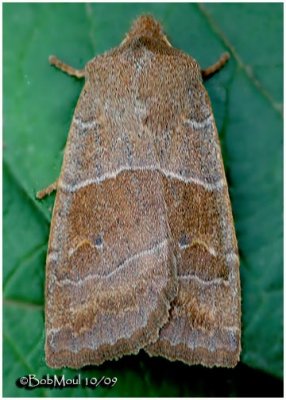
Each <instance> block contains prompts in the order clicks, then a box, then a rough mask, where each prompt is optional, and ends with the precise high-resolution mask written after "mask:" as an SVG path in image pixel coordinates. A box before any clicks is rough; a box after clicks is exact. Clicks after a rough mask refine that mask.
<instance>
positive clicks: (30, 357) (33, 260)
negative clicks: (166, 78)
mask: <svg viewBox="0 0 286 400" xmlns="http://www.w3.org/2000/svg"><path fill="white" fill-rule="evenodd" d="M142 13H151V14H153V15H154V16H155V17H157V18H158V19H159V20H161V22H162V23H163V25H164V27H165V29H166V32H167V33H168V35H169V38H170V40H171V42H172V43H173V45H174V46H176V47H178V48H181V49H182V50H184V51H185V52H187V53H189V54H191V55H192V56H194V57H195V58H196V59H197V60H198V61H199V62H200V64H201V66H202V67H206V66H208V65H209V64H211V63H213V62H214V61H216V59H217V58H218V57H219V55H220V54H221V53H222V52H223V51H225V50H227V51H229V52H230V54H231V60H230V62H229V63H228V65H227V66H226V67H225V68H224V69H223V70H222V71H221V72H220V73H219V74H218V75H216V76H215V77H214V78H213V79H212V80H210V81H208V82H207V85H206V86H207V89H208V92H209V94H210V97H211V100H212V104H213V108H214V114H215V117H216V121H217V126H218V129H219V132H220V138H221V143H222V150H223V156H224V162H225V167H226V172H227V177H228V181H229V189H230V195H231V200H232V205H233V213H234V218H235V224H236V231H237V237H238V243H239V250H240V256H241V284H242V349H243V350H242V355H241V360H242V362H241V363H240V365H239V366H238V367H236V368H235V369H234V370H226V369H212V370H209V369H206V368H203V367H199V366H193V367H188V366H185V365H183V364H181V363H171V362H169V361H167V360H164V359H160V358H157V359H156V358H149V357H148V356H147V355H145V354H144V353H143V352H141V353H140V354H139V356H132V357H124V358H123V359H122V360H120V361H118V362H108V363H106V364H104V365H103V366H101V367H90V368H84V369H82V370H80V373H81V375H82V376H83V377H98V378H99V377H101V376H106V377H107V376H108V377H114V376H116V377H117V378H118V382H117V384H116V385H115V386H114V387H113V388H109V389H107V388H96V389H95V390H94V389H90V388H82V387H76V388H66V389H63V390H57V389H48V388H37V389H35V390H30V391H27V390H25V389H23V388H20V387H18V386H17V385H16V380H17V379H18V378H19V377H21V376H24V375H27V374H35V375H36V376H37V377H39V378H40V377H42V375H45V374H48V373H49V374H54V373H57V375H62V374H65V376H66V378H67V377H74V376H75V375H76V373H77V372H76V371H73V370H68V369H65V370H51V369H49V368H47V366H46V364H45V359H44V313H43V304H44V270H45V254H46V250H47V241H48V233H49V223H50V218H51V210H52V206H53V201H54V196H50V198H48V199H45V200H44V201H42V202H39V201H37V200H36V199H35V193H36V191H37V190H39V189H41V188H43V187H45V186H47V185H48V184H50V183H51V182H53V181H54V180H55V179H56V178H57V177H58V175H59V171H60V166H61V162H62V157H63V150H64V146H65V142H66V137H67V132H68V129H69V124H70V121H71V118H72V115H73V110H74V107H75V105H76V101H77V98H78V96H79V93H80V91H81V88H82V82H80V81H77V80H76V79H73V78H70V77H68V76H66V75H64V74H62V73H61V72H59V71H57V70H55V69H54V68H52V67H51V66H50V65H49V64H48V56H49V55H50V54H56V55H57V56H59V57H60V58H61V59H63V60H65V61H66V62H67V63H69V64H71V65H73V66H75V67H78V68H80V67H83V66H84V64H85V63H86V62H87V61H88V60H90V59H91V58H92V57H93V56H94V55H96V54H99V53H102V52H103V51H105V50H108V49H110V48H111V47H114V46H117V45H118V44H119V42H120V41H121V40H122V38H123V35H124V34H125V32H126V31H127V30H128V28H129V26H130V23H131V21H132V20H133V19H134V18H135V17H136V16H138V15H140V14H142ZM3 21H4V27H3V31H4V43H3V55H4V80H3V82H4V150H3V152H4V170H3V173H4V202H3V203H4V204H3V235H4V268H3V279H4V282H3V295H4V302H3V306H4V314H3V329H4V334H3V337H4V368H3V388H4V395H5V396H14V397H23V396H34V397H41V396H57V397H64V396H71V397H72V396H74V397H76V396H143V395H144V396H266V395H270V396H275V395H280V396H281V395H282V381H281V380H280V379H277V378H281V377H282V374H283V318H282V305H283V302H282V293H283V283H282V282H283V268H282V254H283V247H282V246H283V245H282V238H283V233H282V229H283V228H282V226H283V225H282V212H283V211H282V157H283V155H282V154H283V145H282V143H283V136H282V135H283V133H282V132H283V130H282V99H283V92H282V80H283V79H282V78H283V75H282V70H283V64H282V62H283V61H282V56H283V50H282V49H283V41H282V38H283V5H282V4H265V3H264V4H262V3H261V4H258V3H257V4H246V3H244V4H214V3H212V4H203V3H200V4H198V5H197V4H186V3H185V4H183V3H181V4H169V3H166V4H164V3H154V4H152V3H149V4H143V3H126V4H124V3H114V4H104V3H97V4H91V3H89V4H83V3H62V4H60V3H47V4H40V3H39V4H36V3H31V4H29V3H26V4H24V3H22V4H17V3H14V4H8V3H6V4H4V6H3ZM261 371H264V372H261ZM273 376H276V377H277V378H274V377H273Z"/></svg>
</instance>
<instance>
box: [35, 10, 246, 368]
mask: <svg viewBox="0 0 286 400" xmlns="http://www.w3.org/2000/svg"><path fill="white" fill-rule="evenodd" d="M227 59H228V55H223V56H222V58H221V59H220V60H219V61H218V62H217V63H216V64H214V65H213V66H211V67H210V68H208V69H206V70H201V69H200V67H199V65H198V63H197V62H196V61H195V60H194V59H193V58H192V57H190V56H188V55H187V54H184V53H183V52H182V51H180V50H177V49H175V48H173V47H172V46H171V44H170V43H169V41H168V40H167V38H166V36H165V34H164V33H163V31H162V28H161V26H160V24H159V23H158V22H157V21H155V20H154V19H153V18H152V17H151V16H143V17H140V18H139V19H138V20H136V21H135V22H134V24H133V26H132V28H131V30H130V32H129V33H128V34H127V35H126V37H125V39H124V40H123V42H122V43H121V44H120V45H119V47H117V48H115V49H113V50H111V51H109V52H107V53H104V54H103V55H99V56H96V57H95V58H93V59H92V60H91V61H89V62H88V63H87V64H86V66H85V68H84V69H83V70H76V69H74V68H72V67H70V66H68V65H66V64H64V63H62V62H61V61H59V60H58V59H57V58H56V57H51V58H50V62H51V63H52V64H53V65H55V66H56V67H58V68H60V69H61V70H63V71H64V72H67V73H68V74H70V75H73V76H76V77H78V78H83V77H84V78H85V85H84V88H83V90H82V93H81V95H80V98H79V100H78V103H77V106H76V109H75V112H74V116H73V119H72V123H71V127H70V131H69V136H68V141H67V145H66V149H65V154H64V161H63V166H62V170H61V174H60V177H59V179H58V180H57V181H56V182H55V183H53V184H52V185H50V186H49V187H48V188H46V189H44V190H43V191H41V192H39V193H38V195H37V196H38V198H43V197H44V196H45V195H47V194H49V193H50V192H51V191H52V190H54V189H57V195H56V200H55V206H54V210H53V217H52V223H51V232H50V239H49V247H48V255H47V266H46V307H45V313H46V345H45V350H46V361H47V364H48V365H49V366H51V367H55V368H60V367H65V366H68V367H73V368H80V367H82V366H84V365H88V364H95V365H98V364H101V363H103V362H104V361H106V360H112V359H118V358H120V357H122V356H123V355H125V354H136V353H138V352H139V350H140V349H142V348H144V349H145V350H146V351H147V352H148V354H150V355H152V356H153V355H160V356H164V357H166V358H168V359H170V360H181V361H183V362H185V363H187V364H203V365H206V366H214V365H216V366H226V367H233V366H235V365H236V363H237V362H238V360H239V354H240V278H239V258H238V249H237V242H236V237H235V231H234V225H233V218H232V212H231V205H230V200H229V194H228V188H227V182H226V178H225V172H224V168H223V162H222V156H221V150H220V145H219V140H218V134H217V129H216V126H215V121H214V117H213V113H212V109H211V105H210V100H209V97H208V95H207V93H206V90H205V88H204V86H203V79H207V78H208V77H210V76H211V75H213V74H214V73H215V72H217V71H218V70H219V69H220V68H221V67H222V66H223V65H224V64H225V62H226V61H227Z"/></svg>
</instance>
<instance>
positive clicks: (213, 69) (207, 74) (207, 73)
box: [201, 53, 230, 81]
mask: <svg viewBox="0 0 286 400" xmlns="http://www.w3.org/2000/svg"><path fill="white" fill-rule="evenodd" d="M229 59H230V55H229V53H223V54H222V55H221V56H220V58H219V59H218V61H217V62H216V63H214V64H212V65H210V66H209V67H208V68H206V69H202V71H201V72H202V77H203V80H204V81H206V80H207V79H209V78H211V77H212V76H213V75H214V74H216V73H217V72H219V71H220V70H221V69H222V68H223V67H224V66H225V64H226V63H227V62H228V60H229Z"/></svg>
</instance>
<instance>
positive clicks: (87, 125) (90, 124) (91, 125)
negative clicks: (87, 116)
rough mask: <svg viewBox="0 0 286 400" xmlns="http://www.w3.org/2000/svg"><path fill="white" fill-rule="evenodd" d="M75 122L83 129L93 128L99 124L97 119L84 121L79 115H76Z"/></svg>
mask: <svg viewBox="0 0 286 400" xmlns="http://www.w3.org/2000/svg"><path fill="white" fill-rule="evenodd" d="M73 122H74V123H75V124H76V125H77V126H79V127H80V128H82V129H91V128H95V127H96V126H97V125H98V122H97V120H94V121H82V120H81V119H80V118H79V117H74V118H73Z"/></svg>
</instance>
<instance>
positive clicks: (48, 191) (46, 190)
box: [36, 179, 58, 200]
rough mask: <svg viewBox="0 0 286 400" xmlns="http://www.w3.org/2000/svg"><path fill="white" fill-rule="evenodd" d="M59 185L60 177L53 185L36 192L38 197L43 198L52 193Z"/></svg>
mask: <svg viewBox="0 0 286 400" xmlns="http://www.w3.org/2000/svg"><path fill="white" fill-rule="evenodd" d="M57 187H58V179H57V180H56V181H55V182H53V183H52V184H51V185H49V186H47V187H46V188H44V189H42V190H40V191H39V192H37V194H36V197H37V199H39V200H41V199H43V198H44V197H46V196H48V195H50V194H51V193H52V192H54V191H55V190H57Z"/></svg>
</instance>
